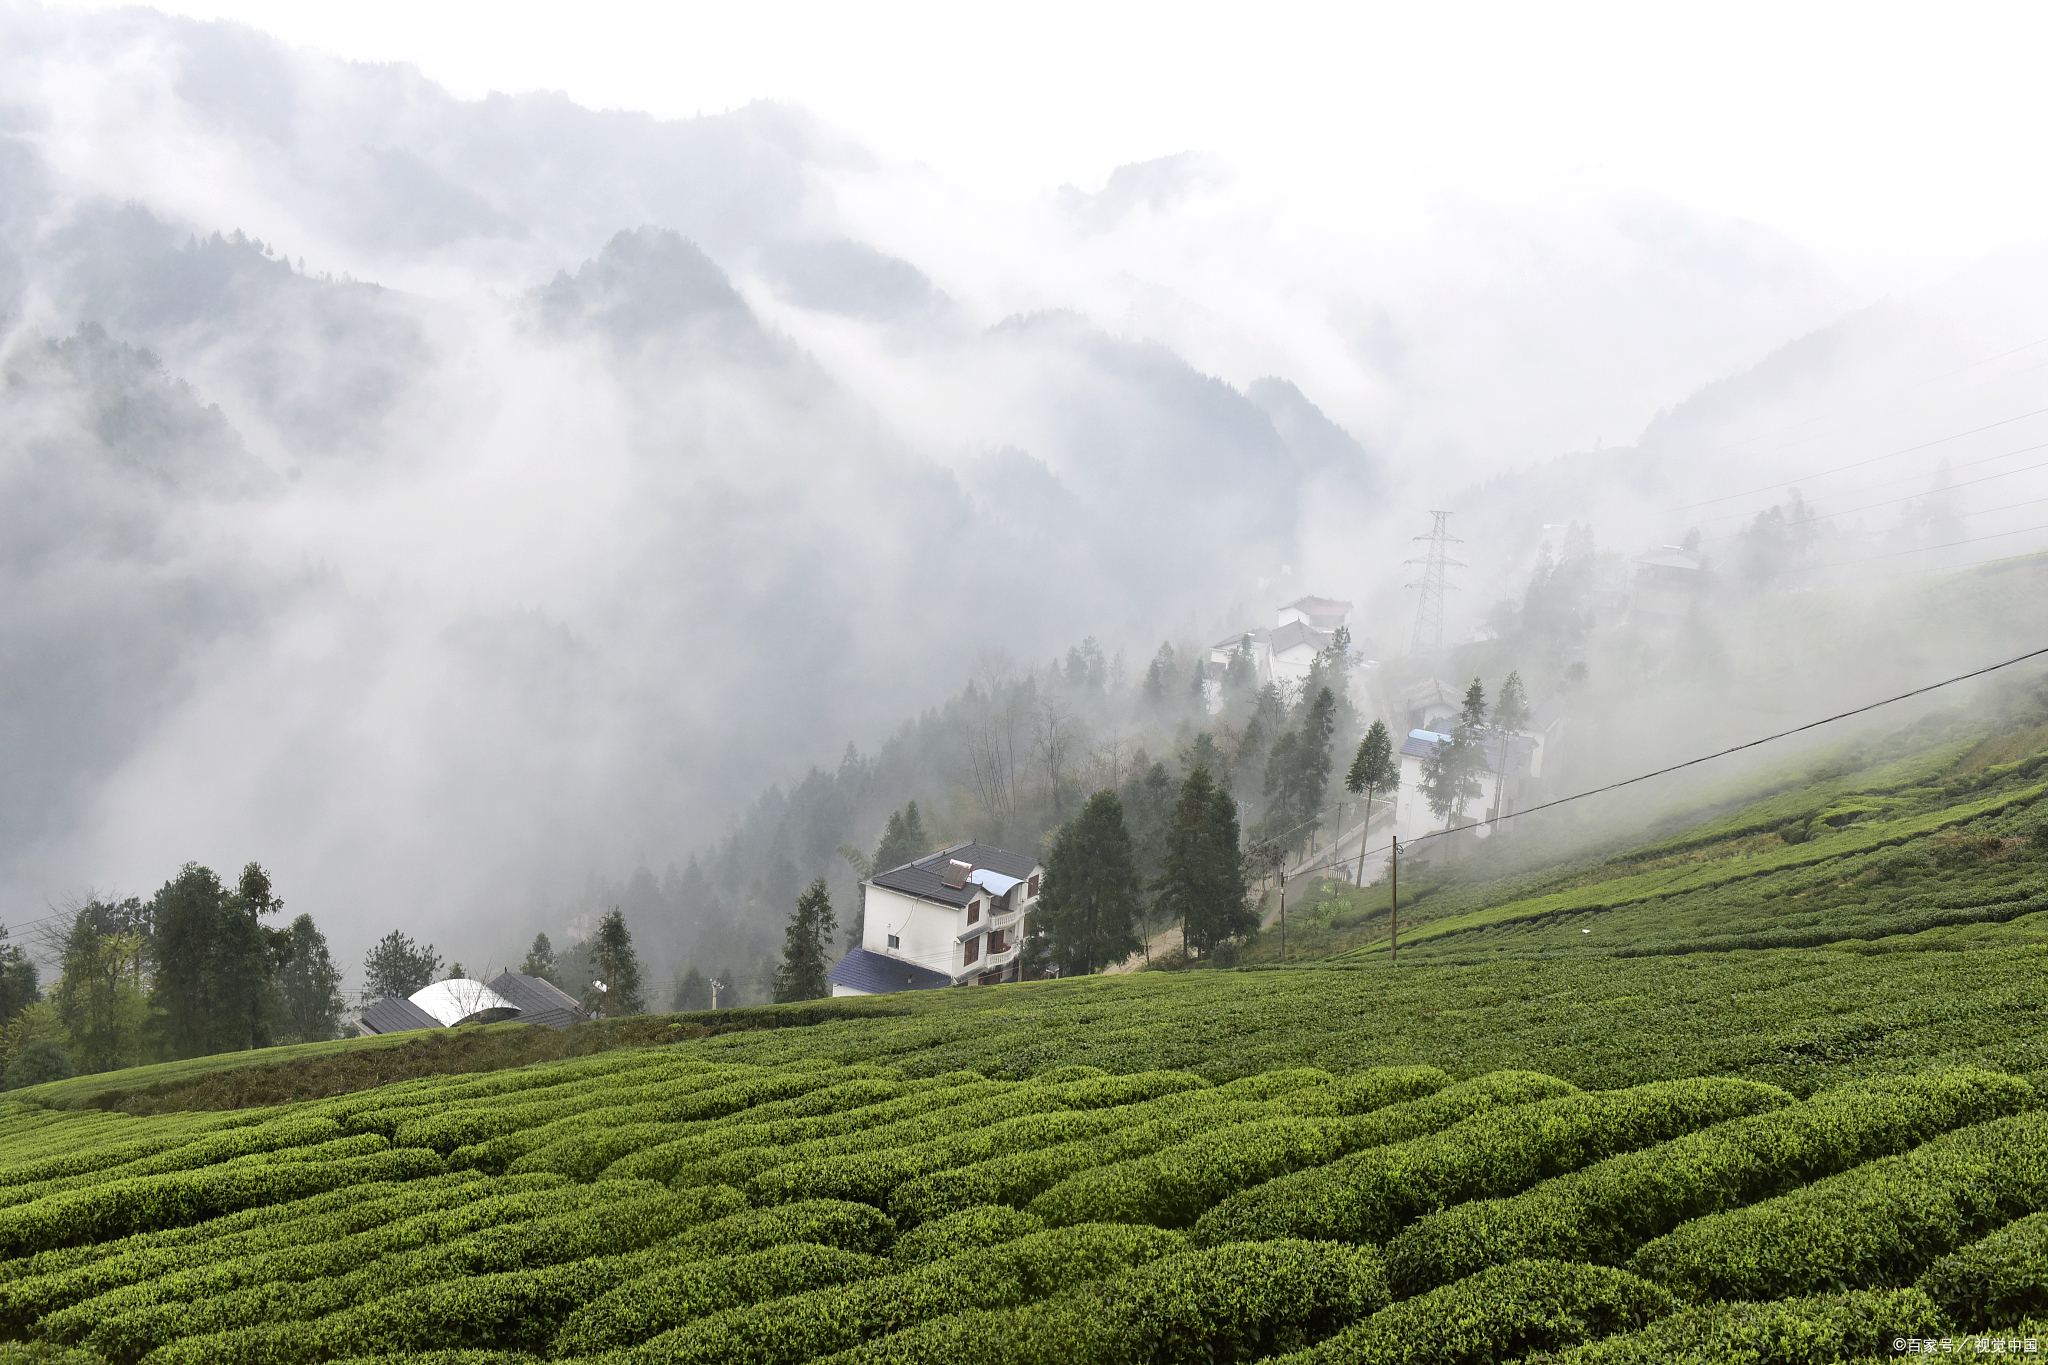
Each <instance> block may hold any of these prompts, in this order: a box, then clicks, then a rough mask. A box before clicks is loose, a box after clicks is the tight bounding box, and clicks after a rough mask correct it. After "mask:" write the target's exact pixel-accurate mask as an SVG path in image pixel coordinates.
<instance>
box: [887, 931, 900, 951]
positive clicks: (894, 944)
mask: <svg viewBox="0 0 2048 1365" xmlns="http://www.w3.org/2000/svg"><path fill="white" fill-rule="evenodd" d="M889 946H890V947H891V948H901V947H902V946H903V940H902V939H900V938H898V937H896V935H894V934H891V935H889Z"/></svg>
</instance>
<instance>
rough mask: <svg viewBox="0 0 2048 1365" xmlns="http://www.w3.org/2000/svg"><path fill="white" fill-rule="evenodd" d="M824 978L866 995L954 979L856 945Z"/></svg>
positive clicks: (931, 986) (946, 983) (932, 986)
mask: <svg viewBox="0 0 2048 1365" xmlns="http://www.w3.org/2000/svg"><path fill="white" fill-rule="evenodd" d="M825 975H826V977H827V979H828V980H830V981H831V982H832V984H833V985H835V986H845V987H847V988H848V989H851V990H856V991H866V992H867V993H868V994H869V995H893V994H894V993H895V992H897V991H932V990H937V989H939V988H940V987H941V986H950V985H952V984H953V978H952V977H950V976H947V975H946V974H945V973H944V972H935V971H933V970H932V969H931V968H929V967H920V966H918V965H917V964H916V963H915V962H905V961H904V960H903V959H902V958H899V957H890V956H888V955H887V954H886V953H871V952H869V951H868V950H867V949H865V948H855V949H853V950H852V951H851V952H849V953H847V955H846V956H845V957H842V958H840V959H839V961H837V962H835V963H834V964H832V970H831V971H829V972H827V973H826V974H825Z"/></svg>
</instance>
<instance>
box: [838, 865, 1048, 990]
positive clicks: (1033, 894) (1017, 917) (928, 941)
mask: <svg viewBox="0 0 2048 1365" xmlns="http://www.w3.org/2000/svg"><path fill="white" fill-rule="evenodd" d="M1044 876H1045V869H1044V867H1042V866H1040V864H1039V862H1038V860H1037V859H1036V858H1033V857H1031V856H1030V855H1028V854H1023V853H1011V852H1009V851H1007V850H1005V849H1000V848H992V847H990V846H989V845H987V844H977V843H965V844H955V845H954V846H953V847H951V848H942V849H940V850H939V851H938V852H937V853H931V854H927V855H925V856H924V857H922V858H919V859H917V860H916V861H914V862H908V863H905V864H904V865H903V866H901V867H893V868H889V869H887V870H886V871H882V872H877V873H876V874H875V875H874V876H872V877H870V878H869V879H868V880H867V882H866V883H865V886H866V897H867V899H866V902H865V904H866V909H865V910H864V911H863V918H862V932H861V942H860V946H859V947H857V948H854V949H852V950H851V951H849V952H848V953H847V954H846V956H845V957H843V958H841V959H840V960H839V961H838V963H836V964H835V965H834V966H833V968H832V971H831V973H830V977H831V980H832V994H833V995H835V996H840V995H886V994H889V993H891V992H894V991H917V990H934V989H936V988H938V987H941V986H962V985H966V984H968V983H970V982H978V983H980V984H981V985H985V986H987V985H994V984H995V983H997V982H1000V981H1015V980H1017V979H1018V970H1019V969H1018V962H1017V952H1018V947H1019V945H1020V944H1021V943H1022V942H1023V940H1024V935H1025V933H1026V932H1027V930H1028V928H1029V919H1030V916H1031V913H1032V912H1033V911H1035V910H1036V909H1037V908H1038V888H1039V883H1040V881H1041V880H1042V879H1043V878H1044Z"/></svg>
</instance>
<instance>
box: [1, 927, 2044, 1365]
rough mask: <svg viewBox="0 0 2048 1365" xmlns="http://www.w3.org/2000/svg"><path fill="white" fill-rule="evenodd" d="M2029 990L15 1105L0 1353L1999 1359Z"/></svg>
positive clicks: (2015, 1334)
mask: <svg viewBox="0 0 2048 1365" xmlns="http://www.w3.org/2000/svg"><path fill="white" fill-rule="evenodd" d="M2044 959H2048V954H2044V952H2043V950H2041V949H2039V948H2035V947H2031V946H2029V947H2015V948H2011V949H2002V950H1993V949H1985V950H1980V951H1976V952H1971V953H1926V954H1907V953H1900V954H1887V955H1881V956H1864V955H1854V954H1826V953H1814V952H1806V953H1794V952H1784V953H1776V954H1724V955H1715V956H1713V957H1711V958H1690V957H1679V958H1656V959H1643V960H1637V961H1632V962H1631V961H1621V960H1615V959H1604V960H1601V959H1587V960H1582V961H1577V962H1573V963H1570V964H1557V963H1514V964H1507V963H1502V964H1489V965H1487V966H1480V967H1465V968H1458V967H1437V968H1430V969H1427V970H1424V971H1410V972H1403V973H1398V974H1396V973H1388V972H1385V971H1365V970H1336V969H1331V970H1295V971H1276V972H1257V973H1198V974H1194V975H1190V976H1184V977H1171V976H1163V975H1159V974H1152V975H1148V976H1141V977H1137V978H1126V979H1122V980H1115V979H1092V980H1087V981H1077V982H1067V983H1044V984H1040V985H1032V986H1027V987H1021V988H1008V989H1005V990H999V991H955V992H934V993H929V994H924V995H919V996H916V997H912V998H905V997H893V998H888V999H876V1000H865V1001H848V1002H843V1003H841V1004H839V1005H837V1006H830V1005H819V1006H813V1007H809V1008H808V1009H807V1008H805V1007H788V1008H786V1009H784V1010H782V1011H779V1012H777V1011H763V1012H760V1014H759V1015H758V1016H756V1017H755V1018H754V1019H753V1021H752V1022H753V1023H755V1024H756V1025H760V1024H765V1023H773V1022H778V1020H777V1019H776V1017H775V1016H776V1015H777V1014H778V1013H779V1014H780V1015H781V1016H782V1017H781V1020H780V1022H784V1023H786V1024H788V1025H789V1026H787V1027H778V1028H763V1027H753V1028H748V1029H743V1030H739V1031H734V1032H727V1033H721V1034H716V1035H712V1036H706V1037H698V1038H694V1039H690V1040H687V1041H683V1042H678V1043H674V1044H669V1045H663V1046H650V1047H644V1048H634V1049H629V1050H624V1051H617V1052H610V1053H605V1054H601V1055H597V1056H591V1057H583V1058H577V1059H572V1060H565V1061H557V1062H550V1063H545V1064H540V1065H535V1066H530V1067H524V1068H519V1069H512V1070H502V1071H495V1072H490V1073H486V1074H481V1075H452V1076H433V1077H427V1078H423V1079H420V1080H416V1081H410V1082H404V1083H400V1084H396V1085H387V1086H384V1087H381V1088H378V1089H373V1090H367V1091H363V1092H361V1093H357V1094H351V1095H345V1096H341V1097H339V1098H334V1099H328V1100H320V1101H313V1102H307V1103H301V1104H294V1105H287V1106H281V1107H275V1108H270V1109H261V1110H245V1111H234V1112H228V1113H215V1112H190V1113H176V1114H164V1115H157V1116H152V1117H142V1118H137V1117H132V1116H129V1115H126V1114H120V1113H105V1112H100V1111H97V1110H50V1109H42V1108H37V1107H34V1106H33V1105H31V1104H27V1103H11V1104H9V1105H8V1106H7V1112H6V1114H5V1115H4V1118H0V1154H4V1166H0V1256H4V1257H6V1258H8V1259H6V1260H4V1261H0V1333H5V1334H6V1335H7V1336H8V1337H11V1338H13V1339H16V1340H18V1341H22V1342H26V1343H30V1345H29V1346H27V1347H22V1348H16V1349H21V1350H33V1351H34V1352H36V1353H37V1354H36V1355H34V1356H32V1357H29V1358H70V1359H76V1360H78V1361H81V1362H83V1361H92V1360H104V1361H114V1362H123V1363H124V1365H125V1362H134V1361H143V1360H147V1361H151V1362H158V1363H161V1365H169V1363H170V1362H187V1361H189V1362H236V1361H243V1362H266V1363H267V1365H283V1363H284V1362H316V1361H330V1360H355V1359H364V1358H384V1359H394V1360H395V1359H422V1358H429V1359H446V1360H450V1361H454V1360H464V1361H483V1360H528V1359H536V1358H537V1359H548V1360H604V1361H608V1362H628V1361H635V1362H637V1361H645V1362H655V1361H701V1362H707V1363H708V1362H757V1363H758V1365H768V1363H770V1362H788V1363H789V1365H794V1363H795V1362H799V1361H810V1360H826V1359H830V1360H834V1361H839V1362H848V1363H849V1365H850V1363H851V1362H856V1361H875V1362H883V1361H889V1362H895V1361H904V1362H910V1361H932V1362H938V1361H990V1362H994V1361H1040V1360H1043V1361H1047V1362H1054V1361H1057V1362H1059V1365H1076V1363H1077V1362H1122V1361H1147V1362H1166V1361H1174V1362H1180V1361H1188V1362H1195V1361H1200V1362H1210V1361H1219V1360H1242V1361H1251V1360H1261V1359H1267V1358H1278V1357H1290V1358H1292V1359H1298V1360H1302V1361H1315V1362H1343V1361H1432V1362H1434V1361H1444V1362H1451V1361H1460V1362H1462V1361H1474V1362H1477V1361H1502V1360H1518V1359H1527V1358H1531V1357H1534V1356H1536V1355H1537V1354H1538V1353H1545V1352H1547V1353H1551V1357H1550V1358H1555V1359H1573V1360H1587V1361H1594V1360H1599V1361H1608V1360H1630V1361H1633V1360H1666V1359H1697V1360H1801V1361H1805V1360H1837V1359H1857V1358H1861V1357H1869V1356H1878V1355H1884V1354H1888V1353H1889V1352H1890V1349H1891V1343H1892V1342H1893V1341H1894V1339H1910V1340H1913V1341H1916V1342H1917V1341H1921V1340H1927V1339H1938V1338H1939V1336H1940V1335H1941V1334H1942V1333H1944V1332H1946V1333H1949V1334H1951V1335H1956V1334H1960V1333H1963V1332H1980V1331H1981V1332H1986V1333H1989V1332H1993V1331H1996V1332H1998V1333H2000V1340H2001V1341H2003V1340H2004V1339H2005V1337H2011V1338H2013V1339H2014V1340H2021V1339H2024V1338H2026V1337H2029V1336H2034V1337H2038V1336H2042V1335H2048V1334H2044V1333H2043V1332H2042V1330H2041V1328H2040V1323H2039V1319H2040V1317H2042V1316H2043V1315H2044V1314H2048V1110H2044V1108H2043V1107H2042V1106H2041V1099H2042V1096H2041V1095H2040V1094H2039V1093H2038V1092H2037V1089H2036V1087H2035V1085H2034V1084H2033V1082H2032V1081H2030V1080H2029V1079H2028V1075H2027V1073H2030V1072H2038V1071H2039V1070H2040V1069H2041V1067H2042V1065H2043V1062H2044V1057H2043V1056H2042V1053H2041V1051H2040V1049H2041V1048H2042V1047H2043V1041H2042V1028H2041V1023H2042V1019H2041V1009H2042V1005H2041V999H2042V993H2041V982H2042V969H2043V967H2044V966H2048V960H2044ZM1949 1002H1960V1003H1959V1004H1958V1005H1955V1006H1951V1004H1950V1003H1949ZM680 1031H683V1030H679V1032H680ZM259 1055H260V1054H259ZM31 1093H32V1092H31ZM1972 1349H1974V1346H1973V1347H1972ZM59 1352H70V1353H71V1354H70V1355H69V1356H62V1357H60V1356H59V1355H58V1354H57V1353H59ZM438 1352H460V1353H461V1354H459V1355H447V1356H442V1355H434V1354H431V1353H438ZM1294 1353H1305V1354H1300V1355H1298V1356H1297V1355H1295V1354H1294Z"/></svg>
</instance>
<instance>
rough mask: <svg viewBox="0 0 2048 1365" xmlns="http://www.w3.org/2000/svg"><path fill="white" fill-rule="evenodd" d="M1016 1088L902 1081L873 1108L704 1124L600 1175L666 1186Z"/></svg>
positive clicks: (956, 1074)
mask: <svg viewBox="0 0 2048 1365" xmlns="http://www.w3.org/2000/svg"><path fill="white" fill-rule="evenodd" d="M1017 1088H1018V1087H1017V1083H1016V1082H1014V1081H991V1080H989V1079H987V1078H986V1077H984V1076H982V1075H980V1074H979V1073H977V1072H973V1071H949V1072H947V1073H946V1074H945V1075H943V1076H933V1077H929V1078H927V1079H925V1080H920V1081H906V1082H905V1083H904V1093H903V1094H902V1095H901V1096H900V1097H899V1098H897V1099H894V1100H888V1101H885V1102H883V1103H881V1104H877V1105H875V1106H873V1107H872V1108H870V1109H865V1110H860V1111H857V1112H850V1113H838V1114H826V1115H820V1116H817V1117H815V1118H800V1119H780V1120H774V1121H769V1122H761V1121H760V1120H759V1117H758V1115H747V1116H744V1120H743V1121H735V1122H732V1123H725V1124H718V1125H711V1126H706V1127H704V1128H700V1129H696V1130H692V1131H689V1132H688V1133H687V1134H685V1135H681V1136H671V1137H668V1138H664V1139H662V1140H661V1141H660V1142H657V1143H655V1144H654V1145H652V1146H649V1147H645V1148H643V1149H641V1150H640V1151H637V1152H634V1153H632V1154H631V1155H629V1156H623V1157H621V1158H619V1159H618V1160H617V1161H615V1162H613V1163H612V1165H611V1166H609V1167H607V1168H606V1169H605V1171H604V1174H605V1175H607V1176H613V1177H618V1178H621V1179H642V1180H660V1181H663V1182H667V1181H670V1180H673V1179H675V1178H676V1176H677V1175H679V1174H680V1173H681V1172H682V1171H683V1170H684V1169H686V1168H687V1167H690V1166H693V1165H696V1164H698V1163H700V1162H705V1161H709V1160H711V1159H712V1158H714V1157H718V1156H723V1155H725V1154H726V1153H728V1152H739V1151H749V1150H755V1149H761V1148H773V1149H788V1148H791V1147H794V1146H795V1145H796V1144H799V1143H805V1142H811V1141H815V1140H817V1139H820V1138H831V1137H837V1136H840V1135H841V1134H845V1133H858V1132H864V1131H869V1130H871V1129H880V1128H886V1127H888V1126H890V1125H892V1124H895V1123H899V1122H901V1121H903V1120H905V1119H910V1118H916V1117H919V1116H921V1115H925V1114H930V1113H934V1112H936V1111H938V1110H940V1109H945V1108H950V1107H952V1106H954V1105H958V1104H964V1103H966V1102H967V1101H969V1100H972V1099H980V1098H986V1097H987V1096H989V1095H991V1094H1007V1093H1008V1092H1010V1091H1012V1090H1015V1089H1017ZM763 1107H764V1108H765V1107H766V1106H763ZM745 1174H746V1175H747V1176H752V1175H755V1174H758V1172H757V1171H754V1170H749V1171H747V1172H746V1173H745ZM717 1183H730V1182H717Z"/></svg>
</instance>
